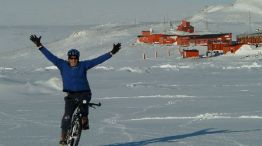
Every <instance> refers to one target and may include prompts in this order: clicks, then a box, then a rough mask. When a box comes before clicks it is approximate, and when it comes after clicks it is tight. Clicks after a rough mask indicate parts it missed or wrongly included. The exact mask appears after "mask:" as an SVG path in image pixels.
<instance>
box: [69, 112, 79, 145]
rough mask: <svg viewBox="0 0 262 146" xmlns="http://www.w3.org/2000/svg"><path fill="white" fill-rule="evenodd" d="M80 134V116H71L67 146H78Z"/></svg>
mask: <svg viewBox="0 0 262 146" xmlns="http://www.w3.org/2000/svg"><path fill="white" fill-rule="evenodd" d="M81 132H82V121H81V117H80V116H73V119H72V123H71V129H70V131H69V132H68V138H67V140H68V141H67V143H68V146H78V143H79V141H80V137H81Z"/></svg>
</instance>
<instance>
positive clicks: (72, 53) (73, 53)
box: [67, 49, 80, 58]
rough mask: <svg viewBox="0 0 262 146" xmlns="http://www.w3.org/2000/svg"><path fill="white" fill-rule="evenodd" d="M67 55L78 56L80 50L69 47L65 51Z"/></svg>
mask: <svg viewBox="0 0 262 146" xmlns="http://www.w3.org/2000/svg"><path fill="white" fill-rule="evenodd" d="M67 56H68V57H70V56H76V57H77V58H79V57H80V52H79V51H78V50H76V49H70V50H69V51H68V52H67Z"/></svg>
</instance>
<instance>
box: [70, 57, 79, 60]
mask: <svg viewBox="0 0 262 146" xmlns="http://www.w3.org/2000/svg"><path fill="white" fill-rule="evenodd" d="M68 59H70V60H78V58H77V57H68Z"/></svg>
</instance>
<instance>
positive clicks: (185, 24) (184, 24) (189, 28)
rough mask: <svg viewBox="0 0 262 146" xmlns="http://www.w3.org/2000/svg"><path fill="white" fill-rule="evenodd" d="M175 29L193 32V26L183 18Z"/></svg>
mask: <svg viewBox="0 0 262 146" xmlns="http://www.w3.org/2000/svg"><path fill="white" fill-rule="evenodd" d="M176 30H177V31H183V32H188V33H193V32H194V27H193V26H191V25H190V22H188V21H186V20H185V19H183V20H182V21H181V24H180V25H178V26H177V29H176Z"/></svg>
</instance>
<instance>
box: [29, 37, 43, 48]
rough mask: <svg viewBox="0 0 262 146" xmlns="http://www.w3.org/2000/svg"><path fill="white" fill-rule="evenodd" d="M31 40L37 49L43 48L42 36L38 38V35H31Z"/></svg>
mask: <svg viewBox="0 0 262 146" xmlns="http://www.w3.org/2000/svg"><path fill="white" fill-rule="evenodd" d="M30 40H31V41H32V42H33V43H34V44H35V45H36V46H37V47H40V46H42V44H41V42H40V41H41V36H40V37H37V36H36V35H31V36H30Z"/></svg>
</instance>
